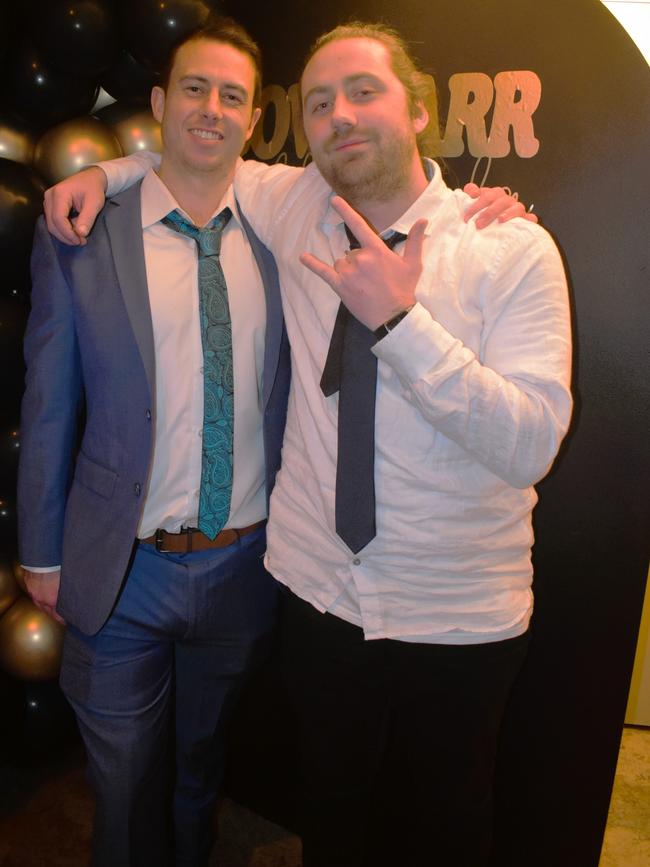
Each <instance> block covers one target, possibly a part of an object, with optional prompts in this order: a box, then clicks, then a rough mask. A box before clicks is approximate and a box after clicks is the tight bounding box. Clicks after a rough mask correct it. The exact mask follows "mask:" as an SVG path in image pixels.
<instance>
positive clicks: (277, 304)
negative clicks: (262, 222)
mask: <svg viewBox="0 0 650 867" xmlns="http://www.w3.org/2000/svg"><path fill="white" fill-rule="evenodd" d="M239 216H240V218H241V223H242V226H243V227H244V231H245V232H246V235H247V237H248V240H249V242H250V245H251V250H252V251H253V256H254V257H255V261H256V263H257V267H258V268H259V272H260V276H261V277H262V283H263V284H264V295H265V298H266V343H265V346H264V381H263V383H262V401H263V406H264V409H266V406H267V403H268V401H269V397H270V395H271V391H272V390H273V383H274V382H275V376H276V372H277V369H278V360H279V356H280V345H281V342H282V329H283V323H284V320H283V317H282V300H281V297H280V283H279V280H278V271H277V268H276V265H275V260H274V259H273V256H272V255H271V254H270V253H269V251H268V250H267V249H266V247H265V246H264V245H263V244H262V242H261V241H260V239H259V238H258V237H257V235H256V234H255V232H253V230H252V228H251V226H250V223H249V222H248V220H247V219H246V217H245V216H244V215H243V214H242V213H241V211H240V213H239Z"/></svg>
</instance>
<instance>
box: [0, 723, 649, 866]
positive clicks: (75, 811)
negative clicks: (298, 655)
mask: <svg viewBox="0 0 650 867" xmlns="http://www.w3.org/2000/svg"><path fill="white" fill-rule="evenodd" d="M31 775H32V776H31V779H30V778H29V774H28V776H27V778H26V777H25V772H24V771H21V774H20V776H19V775H18V774H16V776H15V777H14V778H12V777H11V776H9V777H6V778H4V779H3V789H4V791H3V792H2V794H4V795H6V796H9V800H10V801H11V802H12V804H13V806H14V807H16V805H18V809H15V810H12V813H11V815H6V816H5V817H2V816H0V867H53V865H56V867H82V865H83V864H84V863H85V857H82V858H81V860H80V852H81V851H84V852H86V851H87V849H88V843H89V838H90V823H91V807H90V803H89V798H88V792H87V788H86V783H85V779H84V774H83V760H82V756H81V753H79V754H78V755H77V756H73V760H72V762H71V761H70V760H68V762H67V763H62V764H60V765H59V766H57V765H56V764H53V765H52V766H51V767H49V768H48V775H47V777H46V778H45V779H43V775H42V768H38V769H37V768H34V769H33V770H32V771H31ZM62 792H65V797H62ZM219 827H220V845H219V847H218V849H215V851H214V853H213V857H212V859H211V862H210V867H300V841H299V840H298V838H297V837H295V836H294V835H292V834H290V833H289V832H287V831H285V830H284V829H282V828H279V827H278V826H277V825H273V824H272V823H270V822H267V821H265V820H263V819H261V818H260V817H259V816H257V815H255V814H254V813H251V812H250V811H249V810H247V809H245V808H244V807H241V806H239V805H238V804H235V803H234V802H233V801H230V800H228V799H226V800H225V801H224V802H223V804H222V806H221V809H220V815H219ZM55 853H56V854H55ZM600 867H650V729H648V728H626V729H625V730H624V732H623V738H622V744H621V751H620V756H619V763H618V769H617V775H616V781H615V785H614V792H613V796H612V803H611V808H610V816H609V822H608V826H607V831H606V834H605V842H604V846H603V852H602V858H601V862H600Z"/></svg>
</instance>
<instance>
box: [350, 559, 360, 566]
mask: <svg viewBox="0 0 650 867" xmlns="http://www.w3.org/2000/svg"><path fill="white" fill-rule="evenodd" d="M352 565H353V566H360V565H361V560H359V558H358V557H355V558H354V560H353V561H352Z"/></svg>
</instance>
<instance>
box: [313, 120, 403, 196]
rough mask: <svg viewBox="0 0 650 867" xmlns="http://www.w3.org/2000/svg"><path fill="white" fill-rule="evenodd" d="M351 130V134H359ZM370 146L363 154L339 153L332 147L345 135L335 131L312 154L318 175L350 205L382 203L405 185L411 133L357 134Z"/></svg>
mask: <svg viewBox="0 0 650 867" xmlns="http://www.w3.org/2000/svg"><path fill="white" fill-rule="evenodd" d="M359 134H360V133H359V131H358V130H355V131H354V137H356V136H357V135H359ZM361 135H362V136H363V138H364V139H366V140H368V141H369V143H370V147H369V148H368V149H367V150H365V151H364V152H363V153H359V154H357V153H352V154H345V153H342V154H339V153H337V152H336V151H335V150H334V149H335V148H336V147H337V145H340V144H342V143H343V142H344V141H345V139H346V138H348V137H349V138H352V137H353V136H352V135H350V136H341V135H339V134H338V133H336V134H334V135H332V136H331V138H330V139H329V141H328V142H327V143H326V144H325V146H324V147H323V149H322V150H321V151H320V152H317V153H313V154H312V156H313V158H314V162H315V163H316V166H317V167H318V170H319V171H320V173H321V175H322V176H323V177H324V178H325V180H326V181H327V183H328V184H329V185H330V186H331V187H332V189H333V190H334V192H335V193H336V194H337V195H339V196H342V197H343V198H344V199H345V200H346V201H347V202H349V203H350V204H351V205H355V204H359V203H361V202H368V201H373V202H385V201H389V200H390V199H392V198H393V197H394V196H396V195H398V194H399V193H400V192H402V190H403V189H404V188H405V187H406V186H408V184H409V178H410V170H411V166H412V163H413V154H414V153H415V152H416V150H417V148H416V144H415V139H414V138H413V137H412V136H409V135H404V134H401V133H394V134H391V135H390V136H386V135H385V136H384V137H383V138H379V137H378V135H377V134H376V133H361Z"/></svg>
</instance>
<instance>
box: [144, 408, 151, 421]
mask: <svg viewBox="0 0 650 867" xmlns="http://www.w3.org/2000/svg"><path fill="white" fill-rule="evenodd" d="M145 417H146V419H147V421H151V410H150V409H148V410H147V411H146V412H145Z"/></svg>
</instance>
